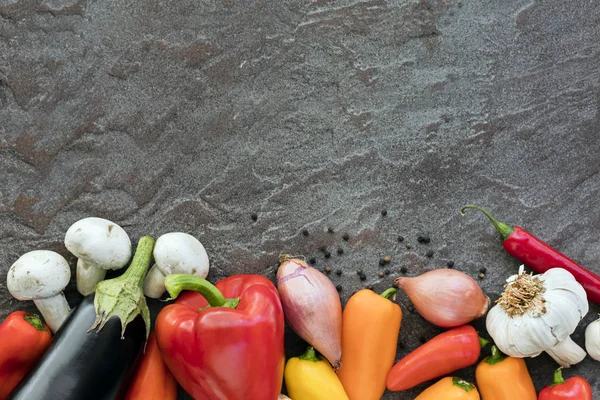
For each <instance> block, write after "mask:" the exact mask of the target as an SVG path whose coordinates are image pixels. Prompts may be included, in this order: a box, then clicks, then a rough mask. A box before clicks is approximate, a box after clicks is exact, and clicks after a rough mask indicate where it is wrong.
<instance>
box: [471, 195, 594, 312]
mask: <svg viewBox="0 0 600 400" xmlns="http://www.w3.org/2000/svg"><path fill="white" fill-rule="evenodd" d="M468 208H474V209H476V210H479V211H481V212H482V213H483V214H484V215H485V216H486V217H488V219H489V220H490V221H491V222H492V224H493V225H494V227H495V228H496V230H497V231H498V233H499V234H500V238H501V239H502V246H503V247H504V250H506V252H507V253H508V254H510V255H511V256H513V257H515V258H516V259H517V260H519V261H521V262H522V263H523V264H525V265H527V266H528V267H529V268H531V269H532V270H534V271H535V272H537V273H540V274H543V273H544V272H546V271H548V270H549V269H550V268H563V269H565V270H567V271H569V272H570V273H571V274H572V275H573V277H574V278H575V279H576V280H577V282H579V283H580V284H581V286H583V288H584V289H585V292H586V294H587V298H588V300H589V301H591V302H592V303H596V304H600V276H598V275H596V274H595V273H593V272H592V271H590V270H588V269H586V268H584V267H582V266H581V265H579V264H577V263H576V262H575V261H573V260H571V259H570V258H569V257H567V256H566V255H564V254H562V253H561V252H559V251H558V250H556V249H553V248H552V247H550V246H549V245H548V244H547V243H545V242H543V241H541V240H540V239H538V238H537V237H535V236H533V234H531V233H529V232H527V231H526V230H525V229H523V228H521V227H520V226H517V225H514V226H513V225H508V224H505V223H504V222H500V221H498V220H497V219H495V218H494V217H492V215H491V214H490V213H489V212H487V211H486V210H484V209H483V208H481V207H477V206H474V205H468V206H464V207H463V208H462V209H461V210H460V212H461V214H463V215H464V212H465V210H466V209H468Z"/></svg>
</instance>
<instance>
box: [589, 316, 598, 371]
mask: <svg viewBox="0 0 600 400" xmlns="http://www.w3.org/2000/svg"><path fill="white" fill-rule="evenodd" d="M585 349H586V350H587V352H588V354H589V355H590V357H592V358H593V359H594V360H596V361H600V319H597V320H595V321H594V322H592V323H591V324H589V325H588V327H587V328H586V329H585Z"/></svg>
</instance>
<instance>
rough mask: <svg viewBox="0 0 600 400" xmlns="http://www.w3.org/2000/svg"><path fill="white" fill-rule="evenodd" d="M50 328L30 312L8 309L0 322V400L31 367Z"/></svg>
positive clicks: (47, 340) (47, 342)
mask: <svg viewBox="0 0 600 400" xmlns="http://www.w3.org/2000/svg"><path fill="white" fill-rule="evenodd" d="M51 342H52V334H51V333H50V329H48V327H47V326H46V325H45V324H44V323H42V321H41V320H40V319H39V318H38V317H37V316H36V315H33V314H30V313H28V312H25V311H15V312H13V313H11V314H10V315H9V316H8V317H6V319H5V320H4V322H2V324H1V325H0V346H1V349H0V400H3V399H5V398H6V397H7V396H8V395H9V393H10V392H12V391H13V389H14V388H15V387H17V385H18V384H19V382H20V381H21V379H23V377H24V376H25V375H26V374H27V373H28V372H29V371H30V370H32V369H33V367H35V365H36V364H37V362H38V361H39V360H40V359H41V358H42V356H43V355H44V353H45V352H46V350H48V347H49V346H50V343H51Z"/></svg>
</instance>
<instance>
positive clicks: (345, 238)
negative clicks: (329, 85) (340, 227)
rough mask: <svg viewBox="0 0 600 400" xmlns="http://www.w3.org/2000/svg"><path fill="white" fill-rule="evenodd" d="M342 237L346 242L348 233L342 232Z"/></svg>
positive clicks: (348, 236)
mask: <svg viewBox="0 0 600 400" xmlns="http://www.w3.org/2000/svg"><path fill="white" fill-rule="evenodd" d="M342 239H344V240H345V241H346V242H347V241H348V239H350V235H348V234H347V233H344V236H342Z"/></svg>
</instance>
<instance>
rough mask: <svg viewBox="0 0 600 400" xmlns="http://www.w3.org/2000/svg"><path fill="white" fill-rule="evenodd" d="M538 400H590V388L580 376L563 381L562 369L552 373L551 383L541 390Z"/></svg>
mask: <svg viewBox="0 0 600 400" xmlns="http://www.w3.org/2000/svg"><path fill="white" fill-rule="evenodd" d="M538 400H592V387H591V386H590V384H589V383H588V382H587V381H586V380H585V379H583V378H582V377H580V376H574V377H572V378H569V379H567V380H564V378H563V376H562V368H559V369H557V370H556V371H554V380H553V381H552V383H551V384H550V385H548V386H546V387H545V388H543V389H542V391H541V392H540V394H539V396H538Z"/></svg>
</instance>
